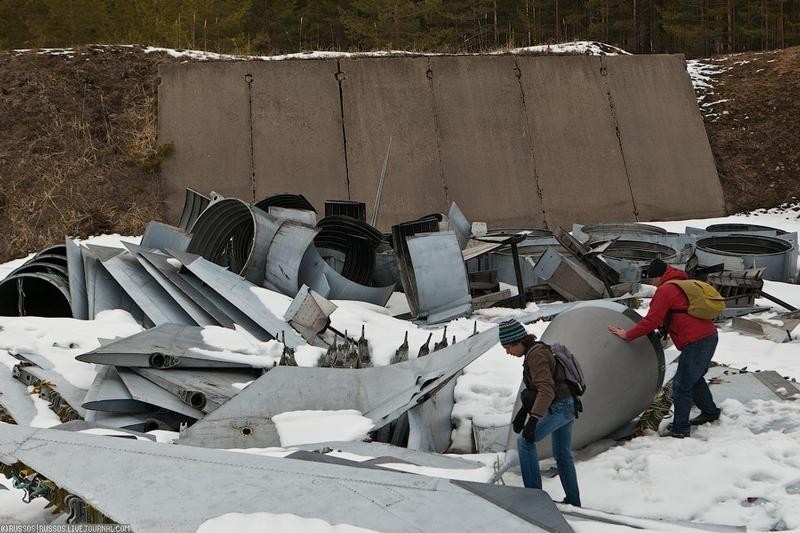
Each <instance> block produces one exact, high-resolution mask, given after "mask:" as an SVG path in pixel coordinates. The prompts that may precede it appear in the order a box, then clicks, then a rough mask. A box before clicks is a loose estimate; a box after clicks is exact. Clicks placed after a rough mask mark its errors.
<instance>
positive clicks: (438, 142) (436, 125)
mask: <svg viewBox="0 0 800 533" xmlns="http://www.w3.org/2000/svg"><path fill="white" fill-rule="evenodd" d="M425 77H426V78H428V87H429V88H430V90H431V102H432V108H433V128H434V131H435V132H436V157H437V158H438V163H439V178H440V179H441V180H442V191H443V192H444V204H445V205H444V206H443V207H442V209H444V210H447V208H448V205H449V204H450V197H449V195H448V187H447V180H446V179H445V177H444V163H443V162H442V135H441V132H440V131H439V110H438V108H437V106H436V91H435V90H434V87H433V69H431V60H430V59H428V69H427V70H426V71H425Z"/></svg>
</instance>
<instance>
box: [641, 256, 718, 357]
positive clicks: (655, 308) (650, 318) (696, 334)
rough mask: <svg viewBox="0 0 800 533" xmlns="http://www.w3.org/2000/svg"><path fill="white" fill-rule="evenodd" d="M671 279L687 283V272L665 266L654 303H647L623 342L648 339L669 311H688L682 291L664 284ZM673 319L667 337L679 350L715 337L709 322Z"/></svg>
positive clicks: (679, 316)
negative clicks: (648, 335) (643, 312)
mask: <svg viewBox="0 0 800 533" xmlns="http://www.w3.org/2000/svg"><path fill="white" fill-rule="evenodd" d="M673 279H689V276H687V275H686V272H684V271H683V270H678V269H677V268H672V267H671V266H667V270H666V272H664V275H663V276H662V277H661V281H662V282H664V283H662V284H661V285H660V286H659V287H658V289H656V293H655V295H653V299H652V300H651V301H650V310H649V311H648V312H647V316H646V317H644V318H643V319H641V320H640V321H639V322H637V323H636V325H635V326H633V327H632V328H631V329H629V330H628V331H626V332H625V338H626V339H628V340H629V341H632V340H634V339H638V338H639V337H641V336H643V335H647V334H648V333H650V332H651V331H653V330H656V329H658V328H659V327H661V325H662V324H663V323H664V321H665V320H666V318H667V312H668V311H670V310H682V311H685V310H686V309H688V308H689V298H687V297H686V294H685V293H684V292H683V290H682V289H681V288H680V287H678V286H677V285H674V284H672V283H666V282H667V281H669V280H673ZM671 315H672V318H671V319H670V322H669V336H670V337H672V342H674V343H675V347H676V348H677V349H679V350H683V348H684V347H685V346H686V345H687V344H689V343H692V342H694V341H699V340H700V339H704V338H706V337H709V336H711V335H715V334H716V333H717V328H716V326H715V325H714V323H713V322H712V321H711V320H704V319H702V318H695V317H693V316H691V315H690V314H688V313H671Z"/></svg>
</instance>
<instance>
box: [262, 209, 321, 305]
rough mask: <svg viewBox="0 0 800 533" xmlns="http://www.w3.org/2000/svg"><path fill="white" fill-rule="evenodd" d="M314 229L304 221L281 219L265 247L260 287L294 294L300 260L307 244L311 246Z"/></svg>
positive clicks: (298, 282)
mask: <svg viewBox="0 0 800 533" xmlns="http://www.w3.org/2000/svg"><path fill="white" fill-rule="evenodd" d="M317 233H318V232H317V230H316V229H314V228H313V227H311V226H307V225H305V224H298V223H296V222H292V221H289V220H283V221H281V222H280V223H279V226H278V227H277V228H276V229H275V235H274V237H273V239H272V242H270V244H269V248H268V249H267V260H266V269H265V271H264V286H265V287H266V288H268V289H271V290H273V291H278V292H280V293H283V294H285V295H287V296H290V297H294V296H295V295H296V294H297V292H298V291H299V290H300V288H301V286H302V282H301V281H300V269H301V262H302V261H303V257H304V255H305V253H306V250H307V249H308V248H309V247H313V246H314V237H315V236H316V235H317Z"/></svg>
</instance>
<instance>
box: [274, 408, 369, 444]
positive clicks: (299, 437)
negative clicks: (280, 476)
mask: <svg viewBox="0 0 800 533" xmlns="http://www.w3.org/2000/svg"><path fill="white" fill-rule="evenodd" d="M272 421H273V422H274V423H275V428H276V429H277V430H278V436H279V437H280V439H281V446H284V447H286V446H293V445H296V444H308V443H313V442H328V441H348V440H361V439H365V438H366V437H367V433H368V432H369V431H370V430H372V426H373V424H372V420H370V419H369V418H367V417H365V416H363V415H362V414H361V413H360V412H359V411H356V410H354V409H344V410H341V411H287V412H285V413H281V414H278V415H275V416H273V417H272Z"/></svg>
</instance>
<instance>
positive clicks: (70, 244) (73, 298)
mask: <svg viewBox="0 0 800 533" xmlns="http://www.w3.org/2000/svg"><path fill="white" fill-rule="evenodd" d="M64 242H65V245H66V250H67V272H68V276H69V299H70V302H69V303H70V307H71V308H72V318H78V319H81V320H87V319H88V318H89V301H88V300H87V298H86V273H85V271H84V268H83V255H82V252H81V246H80V245H79V244H77V243H76V242H75V241H73V240H72V239H70V238H69V237H67V238H65V239H64Z"/></svg>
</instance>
